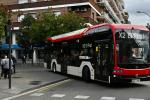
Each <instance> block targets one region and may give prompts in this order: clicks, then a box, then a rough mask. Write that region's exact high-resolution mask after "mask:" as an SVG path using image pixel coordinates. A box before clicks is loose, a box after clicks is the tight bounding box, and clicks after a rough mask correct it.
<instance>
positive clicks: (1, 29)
mask: <svg viewBox="0 0 150 100" xmlns="http://www.w3.org/2000/svg"><path fill="white" fill-rule="evenodd" d="M7 20H8V13H7V9H6V7H5V6H4V5H0V38H1V37H3V36H5V25H6V24H7Z"/></svg>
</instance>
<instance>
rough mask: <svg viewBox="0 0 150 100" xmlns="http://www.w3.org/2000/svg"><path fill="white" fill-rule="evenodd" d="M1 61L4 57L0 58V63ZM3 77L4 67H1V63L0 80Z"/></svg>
mask: <svg viewBox="0 0 150 100" xmlns="http://www.w3.org/2000/svg"><path fill="white" fill-rule="evenodd" d="M3 59H4V55H3V56H2V58H1V62H2V60H3ZM3 76H4V65H2V63H1V77H0V78H2V77H3Z"/></svg>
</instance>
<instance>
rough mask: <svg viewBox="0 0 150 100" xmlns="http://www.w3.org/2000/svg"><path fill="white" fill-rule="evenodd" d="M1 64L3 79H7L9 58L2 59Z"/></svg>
mask: <svg viewBox="0 0 150 100" xmlns="http://www.w3.org/2000/svg"><path fill="white" fill-rule="evenodd" d="M1 64H2V65H3V72H4V79H6V78H7V77H8V74H9V58H7V56H5V57H4V59H2V61H1ZM12 65H13V61H12V60H11V66H10V67H11V69H12Z"/></svg>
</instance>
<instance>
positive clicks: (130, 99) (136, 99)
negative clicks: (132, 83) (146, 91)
mask: <svg viewBox="0 0 150 100" xmlns="http://www.w3.org/2000/svg"><path fill="white" fill-rule="evenodd" d="M129 100H144V99H139V98H129Z"/></svg>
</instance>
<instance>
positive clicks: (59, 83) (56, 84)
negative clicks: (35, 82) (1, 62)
mask: <svg viewBox="0 0 150 100" xmlns="http://www.w3.org/2000/svg"><path fill="white" fill-rule="evenodd" d="M69 81H71V80H70V79H66V80H64V81H60V82H58V83H54V84H50V85H47V86H44V87H41V88H38V89H34V90H31V91H28V92H25V93H21V94H18V95H14V96H12V97H8V98H4V99H1V100H12V99H15V98H18V97H21V96H24V95H27V94H30V93H33V92H36V91H40V90H42V91H43V90H45V89H47V88H53V87H56V86H59V85H61V84H64V83H66V82H69Z"/></svg>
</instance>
